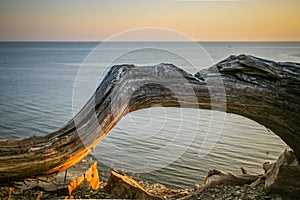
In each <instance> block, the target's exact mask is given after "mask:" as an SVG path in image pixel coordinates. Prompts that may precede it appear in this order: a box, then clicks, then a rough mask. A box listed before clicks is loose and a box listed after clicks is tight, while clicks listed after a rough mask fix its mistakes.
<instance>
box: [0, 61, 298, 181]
mask: <svg viewBox="0 0 300 200" xmlns="http://www.w3.org/2000/svg"><path fill="white" fill-rule="evenodd" d="M299 74H300V65H299V64H297V63H291V62H273V61H269V60H265V59H260V58H256V57H253V56H247V55H239V56H230V57H229V58H227V59H225V60H223V61H221V62H219V63H217V64H216V65H214V66H212V67H210V68H208V69H205V70H201V71H200V72H198V73H196V74H195V75H192V74H189V73H188V72H185V71H183V70H182V69H180V68H178V67H176V66H174V65H171V64H159V65H156V66H139V67H137V66H134V65H117V66H113V67H112V68H111V69H110V71H109V72H108V73H107V74H106V76H105V78H104V79H103V81H102V82H101V83H100V85H99V87H98V88H97V89H96V91H95V93H94V94H93V96H92V97H91V99H90V100H89V101H88V102H87V104H86V105H85V106H84V107H83V108H82V109H81V110H80V112H79V113H78V114H77V115H76V116H75V117H74V118H73V119H71V120H70V121H69V122H68V123H67V124H66V125H65V126H63V127H62V128H61V129H59V130H58V131H55V132H53V133H50V134H48V135H46V136H42V137H30V138H26V139H20V140H9V139H7V140H1V141H0V182H7V181H13V180H20V179H24V178H29V177H37V176H48V175H51V174H56V173H58V172H61V171H64V170H66V169H68V168H70V167H71V166H73V165H75V164H77V163H78V162H79V161H80V160H81V159H83V158H84V157H86V156H87V155H88V154H89V153H90V152H91V151H92V150H93V148H94V147H95V146H96V145H97V144H98V143H99V142H100V141H101V140H102V139H103V138H104V137H105V136H106V135H107V134H108V133H109V131H110V130H111V129H112V128H113V127H114V125H115V124H116V123H117V122H118V121H119V120H120V119H121V118H122V117H123V116H125V115H126V114H127V113H129V112H132V111H135V110H139V109H145V108H150V107H152V106H164V107H184V108H200V109H214V110H220V111H225V112H229V113H235V114H238V115H242V116H245V117H247V118H250V119H252V120H254V121H256V122H258V123H260V124H262V125H264V126H265V127H267V128H269V129H270V130H272V131H273V132H274V133H275V134H276V135H278V136H279V137H280V138H282V139H283V140H284V141H285V142H286V143H287V144H288V145H289V146H290V147H291V148H292V149H293V150H294V152H295V155H296V157H297V158H298V160H299V159H300V145H299V144H300V130H299V129H300V126H299V120H300V114H299V111H300V106H299V102H300V95H299V94H300V87H299V85H300V75H299ZM225 92H226V93H225ZM224 94H226V95H225V96H224ZM224 105H225V108H224ZM120 137H122V136H120ZM258 140H259V139H258ZM258 142H259V141H258ZM270 148H271V147H270Z"/></svg>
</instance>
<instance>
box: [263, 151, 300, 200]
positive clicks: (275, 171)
mask: <svg viewBox="0 0 300 200" xmlns="http://www.w3.org/2000/svg"><path fill="white" fill-rule="evenodd" d="M265 176H266V181H265V186H266V190H267V191H269V192H272V193H279V194H283V195H289V196H293V197H298V198H299V197H300V165H299V162H298V160H297V159H296V156H295V154H294V152H293V151H290V150H286V151H285V152H284V153H283V154H281V155H280V156H279V158H278V159H277V161H276V162H275V163H274V164H273V165H272V167H271V168H270V169H269V170H268V171H267V173H266V175H265Z"/></svg>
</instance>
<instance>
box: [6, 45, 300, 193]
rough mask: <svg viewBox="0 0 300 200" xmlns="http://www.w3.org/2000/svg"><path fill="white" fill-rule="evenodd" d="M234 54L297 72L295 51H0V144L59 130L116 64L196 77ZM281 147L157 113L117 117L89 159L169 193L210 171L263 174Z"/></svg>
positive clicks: (250, 125)
mask: <svg viewBox="0 0 300 200" xmlns="http://www.w3.org/2000/svg"><path fill="white" fill-rule="evenodd" d="M238 54H250V55H253V56H257V57H262V58H265V59H271V60H275V61H292V62H300V42H190V43H189V42H108V43H104V42H102V43H101V42H0V85H1V87H0V139H5V138H14V139H19V138H25V137H29V136H33V135H37V136H40V135H46V134H49V133H51V132H53V131H55V130H57V129H59V128H60V127H61V126H63V125H64V124H65V123H66V122H68V121H69V120H70V119H71V118H72V117H73V116H74V115H75V114H76V113H77V112H78V111H79V110H80V108H81V107H82V106H83V105H84V104H85V103H86V101H87V100H88V99H89V98H90V97H91V95H92V93H93V92H94V90H95V88H96V87H97V85H98V84H99V83H100V82H101V81H102V79H103V77H104V75H105V74H106V73H107V71H108V70H109V68H110V67H111V66H113V65H115V64H124V63H126V64H135V65H137V66H139V65H155V64H159V63H172V64H174V65H176V66H178V67H180V68H182V69H184V70H186V71H188V72H190V73H192V74H195V73H196V72H198V71H200V70H201V69H204V68H206V67H210V66H212V65H213V64H215V63H217V62H219V61H221V60H223V59H225V58H227V57H228V56H230V55H238ZM266 117H268V114H267V113H266ZM287 147H288V146H287V145H286V144H285V143H284V142H283V141H282V140H281V139H280V138H279V137H278V136H277V135H275V134H274V133H272V131H270V130H268V129H267V128H266V127H264V126H262V125H260V124H258V123H256V122H254V121H252V120H250V119H247V118H245V117H242V116H238V115H235V114H229V113H224V112H219V111H207V110H200V109H188V108H163V107H160V106H159V105H157V106H154V107H152V108H149V109H145V110H139V111H135V112H132V113H129V114H128V115H127V116H125V117H124V118H123V119H122V120H121V121H119V123H118V124H117V125H116V126H115V127H114V128H113V129H112V130H111V131H110V133H109V134H108V135H107V136H106V137H105V138H104V139H103V140H102V141H101V142H100V143H99V144H98V146H97V147H96V148H95V149H94V151H93V152H92V153H91V156H92V157H93V158H94V159H95V160H97V161H98V170H99V172H100V174H101V178H102V177H107V175H108V174H109V170H110V169H117V170H119V171H124V172H126V173H127V174H128V175H130V176H133V177H134V178H136V179H138V180H146V181H148V182H150V183H162V184H164V185H166V186H168V187H170V188H193V187H194V184H195V183H203V182H204V179H205V177H206V175H207V172H208V171H209V170H211V169H220V170H222V171H227V172H232V173H236V174H239V173H240V167H244V168H245V169H246V170H248V172H250V173H256V174H260V173H263V170H262V164H263V163H264V162H266V161H270V162H274V161H275V160H276V158H277V157H278V156H279V155H280V154H281V153H282V152H283V150H284V149H285V148H287ZM203 152H204V153H203Z"/></svg>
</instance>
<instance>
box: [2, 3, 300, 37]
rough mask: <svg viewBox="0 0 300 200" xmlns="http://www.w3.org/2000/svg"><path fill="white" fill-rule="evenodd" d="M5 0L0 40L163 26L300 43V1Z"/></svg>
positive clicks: (194, 32)
mask: <svg viewBox="0 0 300 200" xmlns="http://www.w3.org/2000/svg"><path fill="white" fill-rule="evenodd" d="M0 2H1V3H0V40H25V41H27V40H29V41H32V40H37V41H41V40H42V41H53V40H59V41H61V40H67V41H77V40H83V41H100V40H105V39H106V38H108V37H110V36H112V35H114V34H117V33H119V32H122V31H126V30H129V29H134V28H140V27H161V28H168V29H173V30H176V31H179V32H182V33H184V34H186V35H188V36H190V37H191V38H193V39H194V40H198V41H300V0H241V1H237V0H236V1H234V0H231V1H230V0H228V1H224V0H220V1H217V0H207V1H203V0H198V1H197V0H183V1H180V0H51V1H50V0H49V1H46V0H0Z"/></svg>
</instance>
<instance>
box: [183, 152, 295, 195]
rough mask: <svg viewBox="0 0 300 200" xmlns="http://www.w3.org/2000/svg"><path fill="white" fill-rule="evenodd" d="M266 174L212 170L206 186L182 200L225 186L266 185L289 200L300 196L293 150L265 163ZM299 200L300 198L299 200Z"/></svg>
mask: <svg viewBox="0 0 300 200" xmlns="http://www.w3.org/2000/svg"><path fill="white" fill-rule="evenodd" d="M263 169H264V170H265V173H264V174H261V175H255V174H249V173H247V171H246V170H245V169H244V168H241V170H242V174H241V175H235V174H232V173H228V172H223V171H220V170H216V169H213V170H210V171H209V172H208V174H207V177H206V179H205V185H201V186H200V185H198V184H197V185H196V186H195V191H193V192H191V193H190V194H188V195H186V196H184V197H182V198H180V200H187V199H191V198H192V197H199V195H200V194H201V193H203V192H204V191H205V190H207V189H210V188H214V187H217V186H224V185H238V186H243V185H246V184H247V185H249V186H250V187H252V188H255V187H257V186H258V185H260V184H264V185H265V188H266V191H267V192H270V193H277V194H282V195H284V196H286V197H289V198H295V197H299V196H300V165H299V162H298V161H297V159H296V156H295V154H294V152H293V151H292V150H288V149H286V150H285V151H284V153H283V154H281V155H280V156H279V157H278V159H277V161H276V162H275V163H272V164H270V163H268V164H267V163H264V164H263ZM215 175H218V176H219V178H218V179H216V180H213V181H210V182H209V178H210V177H212V176H215ZM297 199H298V198H297Z"/></svg>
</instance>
